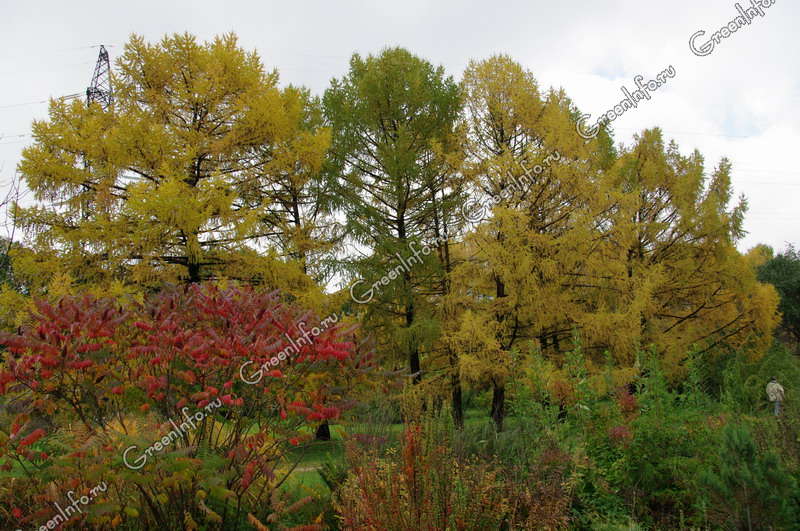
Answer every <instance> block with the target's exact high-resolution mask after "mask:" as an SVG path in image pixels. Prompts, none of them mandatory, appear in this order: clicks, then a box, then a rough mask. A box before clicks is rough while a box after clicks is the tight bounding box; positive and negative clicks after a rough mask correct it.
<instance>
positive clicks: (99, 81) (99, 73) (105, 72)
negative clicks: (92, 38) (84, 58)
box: [86, 44, 114, 110]
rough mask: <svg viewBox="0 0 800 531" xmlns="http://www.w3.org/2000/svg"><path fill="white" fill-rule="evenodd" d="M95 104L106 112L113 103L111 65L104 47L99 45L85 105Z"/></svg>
mask: <svg viewBox="0 0 800 531" xmlns="http://www.w3.org/2000/svg"><path fill="white" fill-rule="evenodd" d="M94 102H97V103H99V104H100V105H101V106H102V107H103V110H107V109H108V108H109V107H110V106H111V104H112V103H114V92H113V90H112V87H111V63H110V62H109V60H108V52H107V51H106V47H105V46H103V45H102V44H101V45H100V55H99V56H98V57H97V64H96V65H95V67H94V74H92V82H91V84H90V85H89V87H88V88H87V89H86V105H91V104H92V103H94Z"/></svg>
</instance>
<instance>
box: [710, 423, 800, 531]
mask: <svg viewBox="0 0 800 531" xmlns="http://www.w3.org/2000/svg"><path fill="white" fill-rule="evenodd" d="M699 478H700V481H699V484H698V487H700V488H701V489H702V490H701V491H699V492H703V493H704V494H705V495H704V498H705V499H704V503H703V509H704V512H705V513H706V517H707V519H708V521H709V522H710V523H711V524H712V525H714V526H720V527H722V528H725V529H790V528H792V526H794V525H796V524H797V515H798V514H800V513H798V511H800V506H798V504H797V502H798V492H797V481H796V479H795V478H793V477H792V476H791V475H790V474H789V473H788V472H787V470H786V469H785V468H784V467H783V466H782V464H781V462H780V459H779V458H778V456H777V455H776V454H775V453H773V452H772V451H771V450H769V449H767V450H759V448H758V447H757V445H756V443H755V442H754V440H753V438H752V436H751V435H750V432H749V430H748V429H747V427H746V426H743V425H738V424H731V425H728V426H726V427H725V429H724V431H723V441H722V445H721V446H720V450H719V460H718V461H717V463H715V464H714V466H711V467H709V468H707V469H705V470H703V471H701V473H700V476H699Z"/></svg>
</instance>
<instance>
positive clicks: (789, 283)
mask: <svg viewBox="0 0 800 531" xmlns="http://www.w3.org/2000/svg"><path fill="white" fill-rule="evenodd" d="M758 280H760V281H761V282H769V283H770V284H772V285H773V286H775V289H777V290H778V294H779V295H780V297H781V302H780V305H779V306H778V309H779V310H780V312H781V314H782V316H783V320H782V326H783V329H784V330H785V331H786V332H787V333H788V334H789V335H791V336H792V337H793V339H794V341H795V342H800V252H798V250H797V249H795V248H794V247H793V246H791V245H790V246H789V247H788V248H787V249H786V250H785V251H784V252H782V253H780V254H778V255H777V256H775V257H773V258H771V259H770V260H768V261H767V262H766V263H764V264H763V265H761V267H759V268H758Z"/></svg>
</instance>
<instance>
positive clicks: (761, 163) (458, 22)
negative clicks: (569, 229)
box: [0, 0, 800, 250]
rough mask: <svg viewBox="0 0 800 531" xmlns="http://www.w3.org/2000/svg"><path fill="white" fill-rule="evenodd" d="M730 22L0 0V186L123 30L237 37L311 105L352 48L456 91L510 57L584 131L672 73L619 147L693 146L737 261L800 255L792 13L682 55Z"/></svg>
mask: <svg viewBox="0 0 800 531" xmlns="http://www.w3.org/2000/svg"><path fill="white" fill-rule="evenodd" d="M769 1H770V0H767V3H768V2H769ZM656 4H657V5H656ZM741 5H742V7H743V8H745V7H749V6H750V0H744V1H742V2H741ZM738 14H739V13H738V11H737V9H736V6H735V2H733V1H729V0H704V1H703V2H702V3H701V2H697V1H688V0H680V1H674V0H673V1H664V2H655V1H653V0H648V1H642V0H638V1H632V0H616V1H593V2H590V1H577V0H576V1H568V0H561V1H558V0H556V1H548V2H543V1H539V0H527V1H519V2H518V1H505V2H478V1H473V0H469V1H462V2H456V1H453V0H435V1H434V0H427V1H425V0H403V1H368V0H361V1H355V0H338V1H331V0H327V1H317V0H310V1H297V2H285V1H284V2H275V1H271V0H261V1H252V2H244V1H233V0H222V1H221V0H215V1H208V0H193V1H175V0H160V1H154V0H139V1H136V2H127V3H125V4H123V3H119V2H95V1H90V2H87V1H74V2H63V1H58V2H56V1H52V0H46V1H44V0H33V1H27V2H17V1H13V2H12V1H11V0H0V79H1V80H2V82H1V83H0V182H1V183H2V185H3V186H4V187H5V186H7V184H8V182H9V181H10V180H11V178H12V177H13V174H14V169H15V167H16V165H17V162H18V161H19V156H20V151H21V149H22V148H23V147H24V145H25V143H26V142H29V141H30V138H29V137H21V136H17V135H23V134H26V133H28V132H29V130H30V122H31V120H33V119H35V118H44V117H46V111H47V105H46V103H42V102H43V101H44V100H47V98H48V97H51V96H62V95H65V94H71V93H76V92H84V91H85V89H86V85H87V84H88V82H89V79H90V78H91V74H92V70H93V67H94V63H95V60H96V58H97V49H96V48H91V47H90V46H92V45H97V44H101V43H103V44H107V45H113V47H110V48H109V52H110V54H111V57H112V60H113V59H114V57H115V56H117V55H119V54H120V53H121V51H122V45H123V44H124V43H125V41H126V40H127V39H128V36H129V35H130V34H131V33H137V34H140V35H143V36H144V37H145V38H147V39H148V40H157V39H160V38H161V37H162V36H163V35H164V34H167V33H174V32H184V31H189V32H191V33H193V34H195V35H197V36H199V37H200V38H201V39H204V40H205V39H210V38H212V37H213V36H214V35H216V34H220V33H225V32H229V31H233V32H235V33H237V34H238V35H239V37H240V39H241V43H242V45H243V46H244V47H245V48H247V49H255V50H257V51H258V52H259V54H260V55H261V58H262V60H263V61H264V63H265V64H266V65H267V66H268V67H275V68H277V69H278V70H279V72H280V75H281V79H282V82H283V83H287V84H288V83H292V84H300V85H306V86H308V87H310V88H311V89H312V90H314V91H316V92H318V93H321V92H322V91H323V90H324V89H325V88H326V86H327V85H328V82H329V80H330V78H331V77H339V76H341V75H342V74H343V73H344V72H345V71H346V69H347V61H348V59H349V57H350V55H351V54H352V53H353V52H355V51H357V52H359V53H362V54H367V53H373V52H377V51H379V50H380V49H381V48H383V47H385V46H389V45H391V46H393V45H400V46H404V47H406V48H408V49H410V50H411V51H412V52H414V53H416V54H418V55H421V56H423V57H425V58H427V59H429V60H430V61H432V62H433V63H434V64H441V65H444V66H445V68H446V69H447V70H448V71H449V73H450V74H451V75H453V76H454V77H455V78H456V79H460V77H461V73H462V72H463V70H464V67H465V66H466V64H467V62H468V61H469V60H470V59H473V58H475V59H480V58H485V57H488V56H490V55H492V54H495V53H507V54H509V55H511V56H512V57H514V58H515V59H516V60H517V61H519V62H520V63H522V64H523V65H524V66H525V67H526V68H528V69H530V70H531V71H532V72H533V73H534V75H535V76H536V77H537V79H538V80H539V83H540V85H541V86H542V87H543V88H547V87H550V86H555V87H563V88H564V89H565V90H566V92H567V94H568V95H569V96H570V97H571V98H572V99H573V100H574V101H575V103H576V104H577V105H578V106H579V107H580V108H581V110H582V111H584V112H587V113H591V114H592V117H593V118H592V122H593V121H594V120H595V119H596V118H597V116H599V115H600V114H601V113H604V112H606V111H607V110H609V109H610V108H612V107H613V106H614V105H615V104H616V103H619V101H620V100H621V99H622V98H623V96H624V95H623V94H622V92H621V87H623V86H624V87H626V88H627V89H628V90H630V91H633V90H635V89H636V84H635V83H634V77H635V76H637V75H642V76H643V77H644V80H645V81H646V80H649V79H654V78H655V76H656V74H658V73H659V72H661V71H662V70H664V69H666V68H668V67H669V66H672V67H673V68H674V69H675V77H674V78H673V79H670V80H668V82H667V84H666V85H665V86H664V87H661V88H659V89H658V90H657V91H655V92H654V93H653V94H652V96H651V99H650V100H649V101H646V102H644V103H641V102H640V103H639V105H638V107H637V108H636V109H631V110H629V111H627V112H626V113H625V114H624V115H623V116H622V117H621V118H619V119H617V120H615V121H614V122H613V124H612V125H613V127H614V129H615V130H616V133H617V134H616V137H617V140H618V141H619V142H622V143H630V141H631V137H632V135H633V134H634V133H635V132H636V131H640V130H641V129H643V128H646V127H652V126H660V127H661V128H662V129H663V130H664V132H665V134H666V136H667V137H668V138H674V139H675V140H676V141H677V142H678V143H679V145H680V147H681V151H682V152H683V153H685V154H688V153H690V152H691V151H692V150H694V149H695V148H696V149H699V150H700V152H701V153H703V155H705V157H706V164H707V168H708V169H709V170H710V169H711V168H712V167H713V166H715V165H716V164H717V163H718V161H719V159H720V158H721V157H723V156H727V157H728V158H730V159H731V161H732V162H733V165H734V169H733V182H734V186H735V193H736V194H737V195H738V194H740V193H743V194H744V195H745V196H746V197H747V200H748V202H749V205H750V210H749V213H748V215H747V217H746V220H745V229H746V230H747V231H748V232H749V234H748V236H747V237H745V239H744V240H743V241H742V242H741V244H740V246H739V247H740V249H741V250H746V249H748V248H750V247H752V246H753V245H755V244H757V243H767V244H769V245H771V246H773V247H774V248H776V249H783V248H784V247H785V245H786V243H788V242H794V243H795V244H797V243H798V242H800V230H798V226H799V225H800V209H798V199H800V165H798V164H797V162H796V161H797V158H796V157H797V155H798V151H800V114H798V111H797V107H798V105H800V39H798V37H797V35H798V24H800V3H798V2H797V0H791V1H790V0H774V4H773V5H772V6H771V7H769V8H768V9H764V16H763V17H761V16H756V18H755V19H754V20H752V23H751V24H749V25H748V26H745V27H743V28H741V29H738V31H736V32H735V33H733V34H730V36H729V37H728V38H726V39H724V40H722V41H721V42H720V43H719V44H718V45H717V46H715V49H714V50H713V52H711V53H710V54H709V55H706V56H704V57H700V56H696V55H694V54H693V53H692V52H691V50H690V48H689V39H690V37H691V36H692V35H693V34H694V33H696V32H697V31H699V30H704V31H706V35H705V36H704V37H703V38H699V39H698V40H697V46H698V47H700V45H702V44H703V43H705V42H706V41H707V40H708V39H709V38H710V34H711V33H713V32H714V31H717V30H719V29H720V28H721V27H722V26H725V25H726V24H728V22H730V21H731V20H733V19H734V18H735V17H736V16H737V15H738ZM3 195H5V194H3Z"/></svg>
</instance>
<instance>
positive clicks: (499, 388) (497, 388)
mask: <svg viewBox="0 0 800 531" xmlns="http://www.w3.org/2000/svg"><path fill="white" fill-rule="evenodd" d="M505 416H506V387H505V385H503V384H497V383H493V384H492V420H493V421H494V426H495V428H496V429H497V431H498V432H501V431H503V420H504V419H505Z"/></svg>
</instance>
